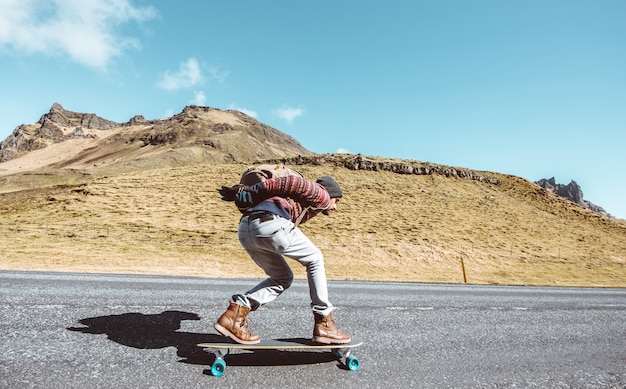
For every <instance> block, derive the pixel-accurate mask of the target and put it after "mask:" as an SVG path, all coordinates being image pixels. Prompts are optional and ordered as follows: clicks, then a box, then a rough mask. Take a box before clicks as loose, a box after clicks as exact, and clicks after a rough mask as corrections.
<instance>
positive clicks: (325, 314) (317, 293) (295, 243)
mask: <svg viewBox="0 0 626 389" xmlns="http://www.w3.org/2000/svg"><path fill="white" fill-rule="evenodd" d="M289 241H290V243H291V244H290V245H289V247H288V248H287V249H286V250H285V251H284V252H283V254H284V255H286V256H288V257H290V258H293V259H295V260H297V261H298V262H300V263H301V264H302V265H304V266H305V267H306V272H307V278H308V280H309V293H310V295H311V309H312V311H313V316H314V318H315V326H314V328H313V341H314V342H319V343H326V344H330V343H349V342H350V341H351V340H352V337H351V336H350V334H348V333H346V332H344V331H341V330H340V329H339V328H338V327H337V325H336V324H335V322H334V321H333V317H332V311H333V309H334V307H333V305H332V304H331V303H330V301H329V298H328V282H327V280H326V268H325V267H324V256H323V254H322V252H321V251H320V250H319V249H318V248H317V247H316V246H315V245H314V244H313V243H312V242H311V241H310V240H309V238H307V237H306V235H304V233H303V232H302V231H301V230H300V229H298V228H295V229H293V230H291V231H290V232H289Z"/></svg>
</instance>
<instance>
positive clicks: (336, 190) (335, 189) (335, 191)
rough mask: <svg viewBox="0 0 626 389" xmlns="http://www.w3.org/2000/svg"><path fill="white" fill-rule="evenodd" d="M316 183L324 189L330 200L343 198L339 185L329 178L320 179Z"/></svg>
mask: <svg viewBox="0 0 626 389" xmlns="http://www.w3.org/2000/svg"><path fill="white" fill-rule="evenodd" d="M316 182H317V183H318V184H320V185H321V186H323V187H324V188H326V190H327V191H328V194H329V195H330V198H331V199H335V198H339V197H343V192H342V191H341V188H340V187H339V184H338V183H337V181H335V179H334V178H332V177H331V176H323V177H320V178H319V179H318V180H317V181H316Z"/></svg>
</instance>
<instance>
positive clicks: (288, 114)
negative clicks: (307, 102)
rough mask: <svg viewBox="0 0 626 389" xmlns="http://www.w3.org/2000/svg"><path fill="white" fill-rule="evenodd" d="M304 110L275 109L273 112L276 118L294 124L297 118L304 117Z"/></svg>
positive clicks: (291, 108) (290, 108)
mask: <svg viewBox="0 0 626 389" xmlns="http://www.w3.org/2000/svg"><path fill="white" fill-rule="evenodd" d="M304 112H305V111H304V109H303V108H293V107H287V106H285V107H282V108H279V109H275V110H274V111H272V114H273V115H274V116H276V117H279V118H281V119H283V120H284V121H286V122H287V123H292V122H293V121H294V120H295V119H296V118H298V117H300V116H302V115H304Z"/></svg>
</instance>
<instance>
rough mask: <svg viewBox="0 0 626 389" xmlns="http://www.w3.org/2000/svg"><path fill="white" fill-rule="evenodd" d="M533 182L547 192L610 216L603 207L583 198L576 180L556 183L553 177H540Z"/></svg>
mask: <svg viewBox="0 0 626 389" xmlns="http://www.w3.org/2000/svg"><path fill="white" fill-rule="evenodd" d="M535 184H537V185H539V186H540V187H542V188H544V189H545V190H547V191H548V192H552V193H554V194H556V195H558V196H561V197H563V198H565V199H568V200H570V201H571V202H573V203H576V204H578V205H580V206H582V207H585V208H587V209H589V210H590V211H593V212H595V213H599V214H601V215H605V216H609V217H610V216H611V215H610V214H609V213H608V212H606V211H605V210H604V208H602V207H600V206H598V205H595V204H593V203H592V202H590V201H587V200H585V199H584V198H583V191H582V189H581V188H580V186H579V185H578V184H577V183H576V181H574V180H572V181H571V182H570V183H569V184H567V185H563V184H558V183H556V181H555V179H554V177H552V178H547V179H546V178H542V179H541V180H539V181H535Z"/></svg>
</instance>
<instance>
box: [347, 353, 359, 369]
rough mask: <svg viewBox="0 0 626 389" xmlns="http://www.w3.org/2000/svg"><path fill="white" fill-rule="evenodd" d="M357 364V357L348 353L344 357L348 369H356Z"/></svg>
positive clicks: (357, 367)
mask: <svg viewBox="0 0 626 389" xmlns="http://www.w3.org/2000/svg"><path fill="white" fill-rule="evenodd" d="M359 366H361V362H359V358H357V357H355V356H353V355H350V356H349V357H348V358H346V367H347V368H348V370H351V371H355V370H358V369H359Z"/></svg>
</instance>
